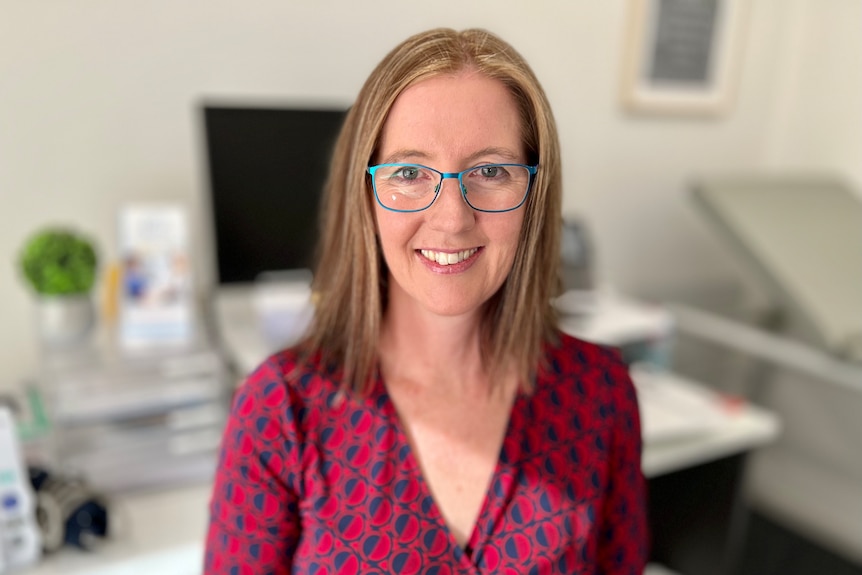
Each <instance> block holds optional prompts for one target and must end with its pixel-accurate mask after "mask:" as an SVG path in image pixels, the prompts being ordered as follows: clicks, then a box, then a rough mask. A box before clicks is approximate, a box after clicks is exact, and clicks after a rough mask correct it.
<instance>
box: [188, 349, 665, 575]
mask: <svg viewBox="0 0 862 575" xmlns="http://www.w3.org/2000/svg"><path fill="white" fill-rule="evenodd" d="M545 358H546V362H545V366H544V367H543V368H542V370H541V371H540V372H539V374H538V377H537V381H536V386H535V390H534V391H533V392H532V393H531V394H525V393H519V394H518V396H517V397H516V399H515V403H514V406H513V408H512V413H511V416H510V419H509V423H508V428H507V431H506V435H505V437H504V440H503V446H502V449H501V452H500V457H499V461H498V462H497V466H496V470H495V471H494V475H493V477H492V478H491V482H490V485H489V488H488V492H487V494H486V496H485V501H484V504H483V506H482V509H481V511H480V513H479V517H478V520H477V522H476V525H475V526H474V528H473V531H472V534H471V536H470V538H469V542H468V544H467V546H466V547H465V548H461V547H460V546H459V545H458V544H457V543H456V542H455V539H454V538H453V536H452V535H451V533H450V532H449V530H448V528H447V526H446V523H445V522H444V520H443V517H442V515H441V513H440V510H439V509H438V508H437V505H436V503H435V501H434V498H433V497H432V495H431V493H430V491H429V488H428V485H427V484H426V483H425V481H424V480H423V478H422V473H421V469H420V468H419V465H418V464H417V459H416V456H415V455H414V453H412V451H411V447H410V445H409V443H408V441H407V437H406V435H405V432H404V427H403V425H402V424H401V422H400V421H399V419H398V414H397V413H396V411H395V408H394V406H393V404H392V402H391V401H390V399H389V397H388V396H387V394H386V389H385V386H384V384H383V382H382V380H378V381H377V382H376V385H375V387H374V388H373V390H372V392H371V393H370V395H368V396H365V397H354V396H345V395H344V394H339V393H338V384H339V382H338V380H337V379H336V374H335V373H334V372H333V371H332V370H330V369H327V368H326V367H325V366H323V365H321V364H320V363H319V362H310V363H309V364H307V365H304V366H301V368H300V369H299V371H298V372H296V373H297V374H298V375H297V376H296V377H293V378H290V379H289V381H290V382H289V383H286V382H287V381H288V378H287V377H286V374H288V373H293V372H294V371H295V370H296V368H297V364H296V362H297V354H296V353H295V352H294V351H291V350H287V351H283V352H281V353H278V354H276V355H274V356H272V357H270V358H269V359H268V360H267V361H266V362H264V363H263V364H262V365H261V366H260V367H259V368H258V369H257V370H256V371H255V372H254V373H253V374H252V375H251V376H250V377H249V379H248V380H247V381H246V382H245V384H243V385H242V386H241V387H240V389H239V390H238V391H237V394H236V397H235V399H234V403H233V409H232V411H231V415H230V417H229V420H228V425H227V429H226V431H225V435H224V439H223V443H222V452H221V458H220V462H219V467H218V471H217V473H216V478H215V485H214V491H213V495H212V502H211V506H210V511H211V517H210V527H209V534H208V537H207V544H206V557H205V564H206V573H207V574H230V575H235V574H236V575H245V574H249V575H251V574H254V575H263V574H287V573H302V574H312V575H318V574H324V573H331V574H344V575H352V574H359V573H361V574H363V575H373V574H383V573H401V574H404V575H410V574H414V573H415V574H418V573H422V574H428V575H444V574H455V573H458V574H464V575H467V574H471V575H475V574H480V573H482V574H484V573H495V574H496V573H503V574H509V573H512V574H519V575H523V574H546V573H601V574H608V575H610V574H614V575H615V574H626V575H634V574H640V573H641V572H642V570H643V568H644V565H645V563H646V557H647V551H648V549H647V527H646V506H645V482H644V478H643V475H642V474H641V468H640V449H641V439H640V423H639V418H638V408H637V401H636V397H635V391H634V388H633V386H632V383H631V380H630V379H629V376H628V372H627V370H626V368H625V366H624V365H623V364H622V363H621V361H620V360H619V357H618V354H616V353H615V352H614V351H611V350H608V349H605V348H602V347H599V346H596V345H593V344H589V343H585V342H583V341H580V340H576V339H573V338H571V337H568V336H566V335H562V334H560V342H559V345H557V346H556V347H551V346H547V347H546V350H545Z"/></svg>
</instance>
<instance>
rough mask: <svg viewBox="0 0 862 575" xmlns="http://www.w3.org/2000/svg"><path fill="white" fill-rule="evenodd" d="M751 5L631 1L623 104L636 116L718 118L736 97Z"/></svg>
mask: <svg viewBox="0 0 862 575" xmlns="http://www.w3.org/2000/svg"><path fill="white" fill-rule="evenodd" d="M749 3H750V2H749V0H630V1H629V7H628V9H629V16H628V28H627V34H626V46H625V60H624V63H623V79H622V103H623V107H624V108H625V109H626V110H627V111H629V112H631V113H635V114H664V115H680V116H686V115H703V116H710V115H712V116H717V115H720V114H722V113H724V112H726V111H727V110H728V109H729V107H730V105H731V103H732V101H733V99H734V96H735V90H736V81H737V75H738V68H739V62H740V58H741V53H742V50H743V43H744V38H745V32H746V28H747V19H748V14H747V12H748V5H749Z"/></svg>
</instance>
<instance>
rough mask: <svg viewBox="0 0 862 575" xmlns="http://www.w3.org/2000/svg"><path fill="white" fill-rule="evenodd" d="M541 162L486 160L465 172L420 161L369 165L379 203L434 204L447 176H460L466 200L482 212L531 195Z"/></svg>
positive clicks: (400, 206) (401, 207)
mask: <svg viewBox="0 0 862 575" xmlns="http://www.w3.org/2000/svg"><path fill="white" fill-rule="evenodd" d="M538 170H539V166H538V165H535V166H526V165H523V164H484V165H481V166H476V167H475V168H470V169H468V170H464V171H462V172H440V171H438V170H435V169H434V168H429V167H428V166H422V165H419V164H379V165H377V166H371V167H369V168H368V170H367V171H368V173H369V174H370V175H371V182H372V187H373V188H374V196H375V197H376V198H377V203H378V204H380V206H381V207H383V208H385V209H387V210H390V211H393V212H420V211H422V210H425V209H428V208H430V207H431V204H433V203H434V200H436V199H437V196H438V195H440V189H441V188H442V187H443V180H445V179H453V180H455V179H457V180H458V187H459V189H460V190H461V195H462V196H463V197H464V201H466V202H467V204H468V205H469V206H470V207H471V208H473V209H474V210H477V211H479V212H510V211H512V210H516V209H518V208H520V207H521V206H522V205H523V203H524V201H525V200H526V199H527V193H528V192H529V191H530V186H532V184H533V177H534V176H535V175H536V172H537V171H538Z"/></svg>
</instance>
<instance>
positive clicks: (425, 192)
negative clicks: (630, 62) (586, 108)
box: [206, 29, 646, 574]
mask: <svg viewBox="0 0 862 575" xmlns="http://www.w3.org/2000/svg"><path fill="white" fill-rule="evenodd" d="M560 204H561V178H560V163H559V149H558V141H557V135H556V129H555V126H554V122H553V118H552V115H551V112H550V108H549V106H548V103H547V100H546V98H545V95H544V93H543V91H542V89H541V87H540V85H539V83H538V81H537V80H536V78H535V77H534V75H533V73H532V71H531V70H530V68H529V67H528V66H527V64H526V63H525V62H524V60H523V59H522V58H521V57H520V56H519V55H518V54H517V53H516V52H515V51H514V50H513V49H512V48H511V47H510V46H508V45H507V44H505V43H504V42H502V41H501V40H500V39H498V38H496V37H495V36H493V35H491V34H489V33H487V32H485V31H481V30H468V31H465V32H460V33H459V32H455V31H452V30H444V29H441V30H432V31H429V32H426V33H423V34H419V35H416V36H414V37H412V38H410V39H408V40H406V41H405V42H404V43H402V44H401V45H399V46H398V47H396V48H395V49H394V50H393V51H392V52H391V53H390V54H389V55H388V56H387V57H386V58H385V59H384V60H383V61H382V62H381V63H380V65H378V67H377V68H376V69H375V70H374V72H373V73H372V74H371V76H370V77H369V79H368V81H367V82H366V84H365V86H364V87H363V88H362V90H361V92H360V94H359V97H358V99H357V101H356V103H355V105H354V106H353V107H352V109H351V110H350V113H349V114H348V117H347V119H346V122H345V126H344V127H343V129H342V132H341V135H340V138H339V140H338V144H337V146H336V150H335V154H334V158H333V162H332V167H331V174H330V179H329V182H328V184H327V191H326V198H325V202H324V219H323V224H324V226H323V227H324V235H323V238H322V243H321V258H320V264H319V267H318V269H317V271H316V274H315V280H314V281H315V291H316V292H317V293H318V294H319V301H318V303H317V305H316V311H315V314H316V315H315V322H314V325H313V327H312V329H311V332H310V334H309V335H308V337H307V338H306V339H305V340H304V341H303V342H302V344H301V345H299V346H297V347H296V348H294V349H290V350H286V351H283V352H281V353H278V354H276V355H274V356H273V357H271V358H270V359H268V360H267V361H266V362H265V363H264V364H263V365H262V366H261V367H260V368H258V370H257V371H256V372H255V373H254V374H252V375H251V376H250V378H249V380H248V381H247V382H246V383H245V384H244V385H243V386H242V387H241V388H240V390H239V391H238V394H237V397H236V399H235V403H234V408H233V411H232V414H231V416H230V420H229V423H228V428H227V430H226V432H225V437H224V443H223V451H222V458H221V462H220V466H219V470H218V473H217V477H216V484H215V487H214V494H213V501H212V509H211V511H212V516H211V524H210V531H209V537H208V542H207V553H206V565H207V573H246V572H247V573H291V572H293V573H441V574H442V573H626V574H628V573H632V574H633V573H640V572H641V571H642V569H643V566H644V563H645V555H646V534H645V532H646V528H645V520H644V516H645V511H644V501H643V499H644V482H643V477H642V475H641V472H640V463H639V451H640V435H639V420H638V412H637V405H636V400H635V395H634V391H633V388H632V385H631V382H630V380H629V378H628V375H627V372H626V370H625V367H624V366H623V365H622V364H621V363H620V361H619V360H618V357H617V355H616V354H614V353H613V352H611V351H609V350H606V349H603V348H600V347H598V346H595V345H592V344H588V343H585V342H581V341H578V340H575V339H572V338H570V337H568V336H565V335H563V334H560V333H559V332H558V331H557V329H556V326H555V316H554V313H553V311H552V308H551V305H550V301H551V298H552V297H553V296H554V295H555V294H556V290H557V285H558V280H557V272H558V262H557V258H558V245H559V236H558V234H559V228H560V219H561V216H560Z"/></svg>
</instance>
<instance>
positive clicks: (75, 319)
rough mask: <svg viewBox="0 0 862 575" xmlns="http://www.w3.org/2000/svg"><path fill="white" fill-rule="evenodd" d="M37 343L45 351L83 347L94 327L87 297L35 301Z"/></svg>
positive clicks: (50, 298) (45, 297) (90, 299)
mask: <svg viewBox="0 0 862 575" xmlns="http://www.w3.org/2000/svg"><path fill="white" fill-rule="evenodd" d="M37 322H38V329H39V339H40V340H41V342H42V344H43V345H45V346H46V347H48V348H63V347H71V346H75V345H77V344H81V343H84V342H85V341H86V340H87V338H88V337H89V336H90V333H91V332H92V331H93V327H94V326H95V324H96V312H95V308H94V306H93V300H92V298H90V296H89V295H75V296H43V297H40V298H39V300H38V301H37Z"/></svg>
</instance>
